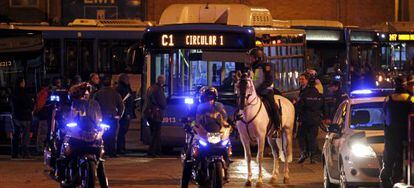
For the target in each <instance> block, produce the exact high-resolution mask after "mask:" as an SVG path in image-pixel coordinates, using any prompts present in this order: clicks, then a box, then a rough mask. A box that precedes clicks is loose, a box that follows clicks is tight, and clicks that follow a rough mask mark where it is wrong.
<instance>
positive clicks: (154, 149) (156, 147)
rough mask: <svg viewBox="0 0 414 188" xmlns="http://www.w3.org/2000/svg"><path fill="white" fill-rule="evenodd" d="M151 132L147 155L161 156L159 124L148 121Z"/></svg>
mask: <svg viewBox="0 0 414 188" xmlns="http://www.w3.org/2000/svg"><path fill="white" fill-rule="evenodd" d="M148 123H149V126H150V130H151V144H150V146H149V149H148V154H150V155H159V154H161V122H159V121H154V120H151V119H148Z"/></svg>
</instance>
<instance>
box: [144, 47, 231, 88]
mask: <svg viewBox="0 0 414 188" xmlns="http://www.w3.org/2000/svg"><path fill="white" fill-rule="evenodd" d="M207 53H209V54H214V52H207ZM218 53H219V52H218ZM221 55H222V54H220V55H219V54H217V56H215V57H214V58H207V59H206V58H205V57H204V56H206V52H203V51H202V50H197V49H178V50H173V51H169V52H157V53H153V54H151V59H152V62H151V70H152V74H151V75H152V76H151V82H152V83H154V82H155V80H156V78H157V76H159V75H161V74H163V75H165V77H166V85H167V87H166V89H165V92H166V94H167V96H189V95H193V94H194V93H195V92H196V91H198V89H199V88H200V87H201V86H207V85H209V86H214V87H216V88H217V89H218V90H219V91H220V93H221V94H224V93H229V94H232V93H233V92H234V88H233V85H232V81H233V75H234V73H235V71H236V62H235V61H228V60H229V58H226V57H221ZM220 59H221V60H220Z"/></svg>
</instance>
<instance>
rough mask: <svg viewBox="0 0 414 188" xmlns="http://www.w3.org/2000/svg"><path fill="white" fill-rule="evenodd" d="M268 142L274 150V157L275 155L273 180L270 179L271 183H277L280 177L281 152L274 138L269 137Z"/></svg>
mask: <svg viewBox="0 0 414 188" xmlns="http://www.w3.org/2000/svg"><path fill="white" fill-rule="evenodd" d="M267 142H268V143H269V145H270V148H271V149H272V155H273V172H272V178H271V179H270V183H272V184H273V183H277V179H278V177H279V150H278V148H277V144H276V140H275V139H273V138H272V137H270V136H268V137H267Z"/></svg>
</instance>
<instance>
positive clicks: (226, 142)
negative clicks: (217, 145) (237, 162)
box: [221, 139, 230, 146]
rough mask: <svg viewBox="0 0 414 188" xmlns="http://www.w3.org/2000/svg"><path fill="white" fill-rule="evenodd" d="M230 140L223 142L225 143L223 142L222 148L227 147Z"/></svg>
mask: <svg viewBox="0 0 414 188" xmlns="http://www.w3.org/2000/svg"><path fill="white" fill-rule="evenodd" d="M229 141H230V140H229V139H227V140H223V142H221V145H222V146H227V144H228V143H229Z"/></svg>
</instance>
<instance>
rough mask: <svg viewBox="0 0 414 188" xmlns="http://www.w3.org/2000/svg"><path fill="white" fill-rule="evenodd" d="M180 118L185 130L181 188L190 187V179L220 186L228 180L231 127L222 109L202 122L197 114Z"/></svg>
mask: <svg viewBox="0 0 414 188" xmlns="http://www.w3.org/2000/svg"><path fill="white" fill-rule="evenodd" d="M179 121H181V122H182V123H184V130H185V133H186V145H185V147H184V151H183V152H182V154H181V160H182V163H183V174H182V180H181V187H188V183H189V181H190V180H191V181H192V182H193V183H195V184H198V185H199V186H200V187H211V188H221V187H222V186H223V184H224V183H226V182H227V181H228V171H227V169H228V167H229V163H230V162H229V157H230V156H231V154H232V153H231V143H230V138H229V136H230V133H231V126H230V125H229V124H228V123H227V122H226V121H224V120H223V119H222V117H220V113H219V112H217V113H213V114H209V115H205V116H203V117H201V121H199V123H196V121H194V116H189V117H187V118H183V119H181V120H179ZM200 122H201V123H200ZM189 176H190V177H189Z"/></svg>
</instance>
